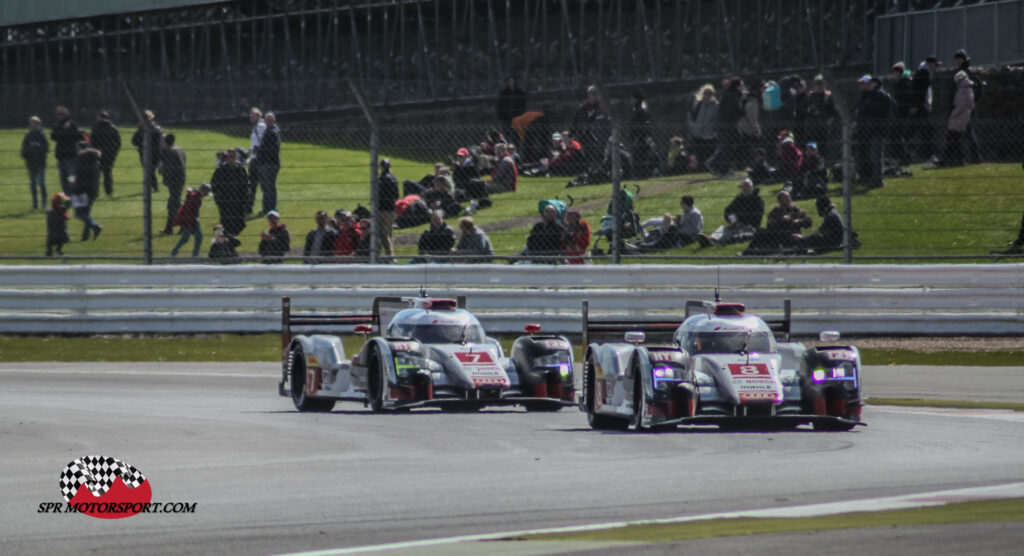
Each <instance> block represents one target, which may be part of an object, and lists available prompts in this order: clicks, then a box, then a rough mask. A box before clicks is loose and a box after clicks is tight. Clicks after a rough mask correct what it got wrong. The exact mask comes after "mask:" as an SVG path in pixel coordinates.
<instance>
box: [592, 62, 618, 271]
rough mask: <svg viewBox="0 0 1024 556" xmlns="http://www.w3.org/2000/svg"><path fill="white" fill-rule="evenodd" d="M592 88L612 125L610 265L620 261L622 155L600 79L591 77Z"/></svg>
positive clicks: (616, 120) (614, 123) (609, 104)
mask: <svg viewBox="0 0 1024 556" xmlns="http://www.w3.org/2000/svg"><path fill="white" fill-rule="evenodd" d="M591 81H592V82H593V85H592V86H593V87H595V88H596V89H597V98H598V102H599V103H600V104H601V110H602V111H603V112H604V113H605V116H606V117H607V118H608V119H609V121H611V123H612V136H611V149H612V203H611V206H612V238H611V243H612V245H611V254H612V264H619V263H620V262H621V261H622V249H621V243H622V199H621V198H620V197H621V196H620V195H619V191H620V190H621V189H622V153H621V152H619V143H620V140H619V120H618V119H617V118H615V117H614V116H613V115H612V105H611V102H609V101H608V95H606V94H605V91H604V86H603V85H601V81H600V79H597V78H596V76H593V75H592V76H591Z"/></svg>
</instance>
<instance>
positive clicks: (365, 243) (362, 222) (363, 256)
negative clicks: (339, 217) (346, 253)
mask: <svg viewBox="0 0 1024 556" xmlns="http://www.w3.org/2000/svg"><path fill="white" fill-rule="evenodd" d="M356 225H357V226H358V227H359V229H360V230H362V232H363V237H361V238H359V247H357V248H356V257H357V260H358V261H359V262H367V261H369V260H370V241H371V240H372V239H373V238H372V236H371V235H370V219H369V218H360V219H359V220H357V221H356ZM382 262H385V263H390V262H392V260H391V259H387V260H383V261H382Z"/></svg>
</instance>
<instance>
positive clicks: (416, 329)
mask: <svg viewBox="0 0 1024 556" xmlns="http://www.w3.org/2000/svg"><path fill="white" fill-rule="evenodd" d="M282 305H283V310H282V323H281V324H282V342H281V343H282V368H281V381H280V382H279V383H278V392H279V393H280V394H281V395H282V396H288V397H291V399H292V401H293V403H294V404H295V407H296V408H297V409H298V410H299V411H330V410H331V409H333V408H334V404H335V402H337V401H341V400H344V401H357V402H363V403H364V404H366V405H368V406H369V407H370V408H371V409H372V410H373V411H376V412H380V411H391V410H399V409H409V408H414V407H427V406H434V407H440V408H442V409H447V410H452V411H475V410H478V409H480V408H482V407H484V406H488V405H522V406H524V407H525V408H526V409H527V410H528V411H557V410H558V409H561V408H562V407H563V406H566V405H574V399H575V391H574V388H573V374H572V369H573V361H572V346H571V344H570V343H569V341H568V340H567V339H566V338H565V337H563V336H553V335H541V334H539V332H540V325H537V324H528V325H526V326H525V327H524V331H525V332H526V333H527V335H526V336H522V337H520V338H518V339H517V340H516V341H515V343H514V344H513V346H512V354H511V357H507V356H506V355H505V351H504V349H503V348H502V346H501V344H499V343H498V341H497V340H495V339H494V338H490V337H488V336H487V335H486V334H485V333H484V329H483V327H482V326H481V325H480V321H478V320H477V318H476V317H475V316H474V315H473V314H472V313H470V312H469V311H467V310H466V309H464V308H463V307H462V306H461V305H462V304H461V303H458V302H456V300H454V299H430V298H425V297H417V298H377V299H375V300H374V302H373V309H372V312H371V313H370V314H366V315H317V314H304V315H293V314H291V303H290V300H289V299H288V298H284V299H283V303H282ZM352 325H354V326H355V332H358V333H361V334H363V335H364V338H366V342H365V344H364V345H363V347H362V348H361V349H360V350H359V353H358V354H356V356H355V357H353V358H352V359H351V360H349V359H346V357H345V348H344V346H343V345H342V341H341V337H340V334H341V332H343V330H338V328H341V327H347V326H352ZM293 327H295V328H306V329H310V328H312V329H313V330H312V331H307V333H304V334H296V335H294V336H293V334H292V333H293V330H292V328H293ZM330 329H333V330H334V332H333V333H327V331H328V330H330ZM374 330H377V331H380V332H381V333H380V335H379V336H376V337H370V335H371V334H372V333H373V332H374ZM316 331H321V332H322V333H315V332H316Z"/></svg>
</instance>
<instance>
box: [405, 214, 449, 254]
mask: <svg viewBox="0 0 1024 556" xmlns="http://www.w3.org/2000/svg"><path fill="white" fill-rule="evenodd" d="M418 247H419V254H420V255H421V257H420V258H418V259H415V260H414V262H424V263H425V262H443V261H444V260H445V259H444V257H447V256H448V255H450V254H451V252H452V248H453V247H455V230H454V229H452V227H451V226H449V225H448V224H447V223H446V222H445V221H444V215H443V214H442V213H441V211H436V210H435V211H433V212H431V213H430V227H429V228H427V229H426V230H423V233H422V234H420V240H419V244H418ZM426 256H434V257H442V258H440V259H438V258H426Z"/></svg>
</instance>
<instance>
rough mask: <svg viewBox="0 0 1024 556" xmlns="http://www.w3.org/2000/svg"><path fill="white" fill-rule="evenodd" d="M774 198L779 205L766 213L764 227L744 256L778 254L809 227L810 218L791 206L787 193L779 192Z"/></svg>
mask: <svg viewBox="0 0 1024 556" xmlns="http://www.w3.org/2000/svg"><path fill="white" fill-rule="evenodd" d="M775 198H776V199H777V200H778V202H779V204H778V205H776V206H775V208H773V209H772V210H771V211H770V212H769V213H768V219H767V221H766V223H765V227H764V228H761V229H759V230H757V233H755V234H754V237H753V239H751V240H750V245H748V246H747V249H746V250H745V251H743V254H744V255H769V254H773V253H779V252H781V251H783V250H785V249H788V248H789V247H791V246H792V245H793V242H794V241H795V240H794V239H793V238H794V235H795V234H799V233H800V230H802V229H804V228H810V227H811V217H810V216H807V213H806V212H804V209H802V208H800V207H798V206H796V205H794V204H793V200H792V198H790V196H789V193H788V192H786V191H785V190H782V191H779V193H778V194H777V195H776V196H775Z"/></svg>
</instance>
